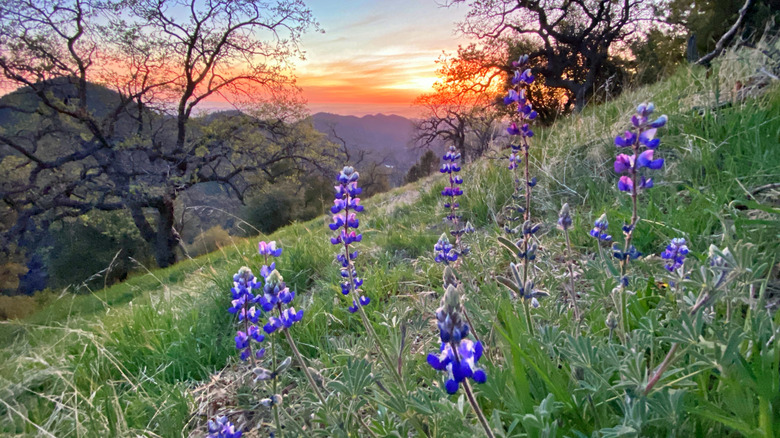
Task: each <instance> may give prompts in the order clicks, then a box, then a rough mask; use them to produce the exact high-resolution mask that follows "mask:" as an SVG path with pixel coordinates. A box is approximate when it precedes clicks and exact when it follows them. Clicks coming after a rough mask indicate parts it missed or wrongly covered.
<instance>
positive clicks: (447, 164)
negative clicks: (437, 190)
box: [439, 146, 463, 220]
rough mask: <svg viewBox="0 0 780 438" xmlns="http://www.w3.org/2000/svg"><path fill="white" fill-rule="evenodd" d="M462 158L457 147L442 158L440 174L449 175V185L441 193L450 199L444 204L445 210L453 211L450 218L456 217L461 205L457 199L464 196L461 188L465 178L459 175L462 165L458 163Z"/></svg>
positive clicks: (451, 147)
mask: <svg viewBox="0 0 780 438" xmlns="http://www.w3.org/2000/svg"><path fill="white" fill-rule="evenodd" d="M460 158H461V154H460V152H458V150H457V149H455V146H450V148H449V150H448V151H447V152H446V153H445V154H444V156H443V157H442V159H443V160H444V164H442V165H441V168H440V169H439V172H441V173H444V174H447V177H448V182H449V185H447V186H446V187H444V190H442V191H441V195H442V196H445V197H448V198H450V199H449V200H447V202H445V204H444V208H449V209H450V210H451V213H450V216H452V215H454V214H455V213H454V212H455V210H457V209H458V207H460V204H459V203H458V202H457V201H456V200H455V198H456V197H457V196H461V195H463V189H461V188H460V185H461V184H463V178H461V177H460V176H459V175H458V172H460V164H459V163H458V161H459V160H460ZM448 218H449V219H450V220H452V219H453V218H452V217H449V216H448Z"/></svg>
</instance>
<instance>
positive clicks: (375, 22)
mask: <svg viewBox="0 0 780 438" xmlns="http://www.w3.org/2000/svg"><path fill="white" fill-rule="evenodd" d="M306 4H307V5H308V6H309V7H310V8H311V10H312V12H313V13H314V16H315V17H316V18H317V21H319V23H320V26H321V27H322V29H324V31H325V33H314V32H312V33H308V34H306V35H304V36H303V38H302V46H303V49H304V50H305V51H306V60H304V61H298V62H296V74H297V76H298V85H300V86H301V87H302V88H303V95H304V98H306V100H307V101H308V106H309V110H310V111H311V112H312V113H316V112H321V111H323V112H330V113H335V114H343V115H356V116H362V115H365V114H377V113H384V114H398V115H402V116H405V117H414V116H416V115H418V111H419V110H418V109H417V108H414V107H413V106H412V102H413V101H414V99H415V98H416V97H417V96H418V95H420V94H421V93H424V92H426V91H430V89H431V85H432V84H433V83H434V81H435V80H436V68H437V65H436V60H437V59H438V58H439V56H440V55H441V54H442V51H446V52H448V53H453V52H455V51H456V50H457V48H458V44H466V43H467V42H468V41H467V39H466V38H465V37H463V36H459V35H456V34H455V32H454V30H455V23H456V22H458V21H461V20H462V19H463V18H464V16H465V14H466V8H465V7H464V6H460V7H457V8H456V7H451V8H444V7H441V6H439V4H438V3H437V1H436V0H342V1H339V0H307V1H306Z"/></svg>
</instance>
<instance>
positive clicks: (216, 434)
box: [208, 415, 241, 438]
mask: <svg viewBox="0 0 780 438" xmlns="http://www.w3.org/2000/svg"><path fill="white" fill-rule="evenodd" d="M208 428H209V436H208V438H241V431H240V430H239V431H237V430H236V426H234V425H233V423H231V422H230V421H228V418H227V417H225V416H224V415H223V416H219V417H217V418H216V420H209V423H208Z"/></svg>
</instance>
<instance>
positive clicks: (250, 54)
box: [0, 0, 321, 266]
mask: <svg viewBox="0 0 780 438" xmlns="http://www.w3.org/2000/svg"><path fill="white" fill-rule="evenodd" d="M316 27H317V23H316V22H315V21H314V18H313V17H312V14H311V11H310V10H309V9H308V8H307V7H306V6H305V4H304V3H303V2H302V1H300V0H278V1H265V0H209V1H206V2H201V1H195V0H189V1H185V0H138V1H134V2H122V1H111V0H109V1H97V0H8V1H5V2H3V3H2V4H1V5H0V72H2V77H3V78H4V81H5V83H6V84H8V85H10V86H12V87H17V90H16V91H15V92H14V93H11V94H9V95H7V96H5V97H4V98H3V99H2V105H0V123H2V130H0V158H2V160H3V161H2V167H3V168H6V169H8V168H10V169H13V178H7V179H4V180H3V182H2V185H1V186H0V198H1V199H2V204H3V205H2V209H3V224H4V228H5V231H6V233H4V239H5V241H10V240H11V239H12V238H16V237H18V236H20V235H21V236H24V235H26V234H27V233H28V232H30V231H34V230H36V229H38V230H40V229H46V228H48V225H49V224H50V223H52V221H56V220H58V219H61V218H65V217H72V216H78V215H81V214H83V213H85V212H88V211H90V210H93V209H98V210H107V211H113V210H126V211H128V212H129V213H130V215H131V217H132V219H133V222H134V224H135V226H136V227H137V228H138V230H139V231H140V234H141V236H142V237H143V238H144V240H146V241H147V242H149V243H150V244H151V245H152V247H153V250H154V254H155V258H156V260H157V263H158V265H159V266H168V265H170V264H171V263H173V262H175V257H176V256H175V251H174V249H175V247H176V246H177V245H178V243H179V242H178V236H177V233H176V230H175V229H174V227H173V225H174V211H173V210H174V200H175V199H176V198H177V196H178V194H179V193H181V192H182V191H184V190H187V189H188V188H189V187H192V186H194V185H196V184H199V183H202V182H218V183H220V184H223V185H224V186H225V187H227V188H228V189H229V190H230V191H232V192H233V193H234V194H235V195H237V196H238V197H241V196H243V194H244V193H245V192H246V191H247V190H248V189H249V188H251V187H252V186H253V184H256V183H257V181H258V179H262V178H268V179H273V178H274V177H275V176H277V172H289V168H290V166H279V164H280V163H282V162H290V163H294V165H300V166H317V165H318V162H317V157H316V156H314V155H312V154H311V153H310V152H309V149H310V146H311V145H312V144H313V143H317V142H318V141H321V137H318V136H316V135H315V134H314V133H313V132H312V130H311V129H308V130H307V129H306V127H305V126H303V125H302V124H300V123H297V122H298V121H299V119H300V117H299V114H300V111H299V109H300V102H299V99H298V98H297V91H298V90H297V88H296V87H295V83H294V75H293V70H292V61H293V60H294V59H295V58H297V57H300V56H302V54H303V52H302V51H301V48H300V38H301V35H302V34H303V33H304V32H305V31H307V30H309V29H312V28H316ZM209 100H220V101H223V102H227V103H229V104H231V105H233V106H234V107H235V108H238V109H241V110H242V113H235V114H232V115H229V116H214V117H210V116H199V115H198V114H197V112H196V109H197V108H198V107H200V106H203V104H204V102H207V101H209ZM257 175H262V177H258V176H257ZM27 244H28V245H29V244H30V242H28V243H27Z"/></svg>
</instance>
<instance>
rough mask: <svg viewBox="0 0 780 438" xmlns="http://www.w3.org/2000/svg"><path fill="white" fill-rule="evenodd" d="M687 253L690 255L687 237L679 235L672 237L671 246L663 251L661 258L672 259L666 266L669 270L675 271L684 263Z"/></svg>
mask: <svg viewBox="0 0 780 438" xmlns="http://www.w3.org/2000/svg"><path fill="white" fill-rule="evenodd" d="M686 255H688V247H687V246H686V245H685V239H683V238H682V237H678V238H674V239H672V241H671V243H669V246H667V247H666V249H665V250H664V252H663V253H661V258H662V259H664V260H669V261H670V263H667V264H666V265H665V266H664V267H665V268H666V270H667V271H669V272H674V271H676V270H677V268H679V267H680V266H682V265H683V263H684V262H685V256H686Z"/></svg>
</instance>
